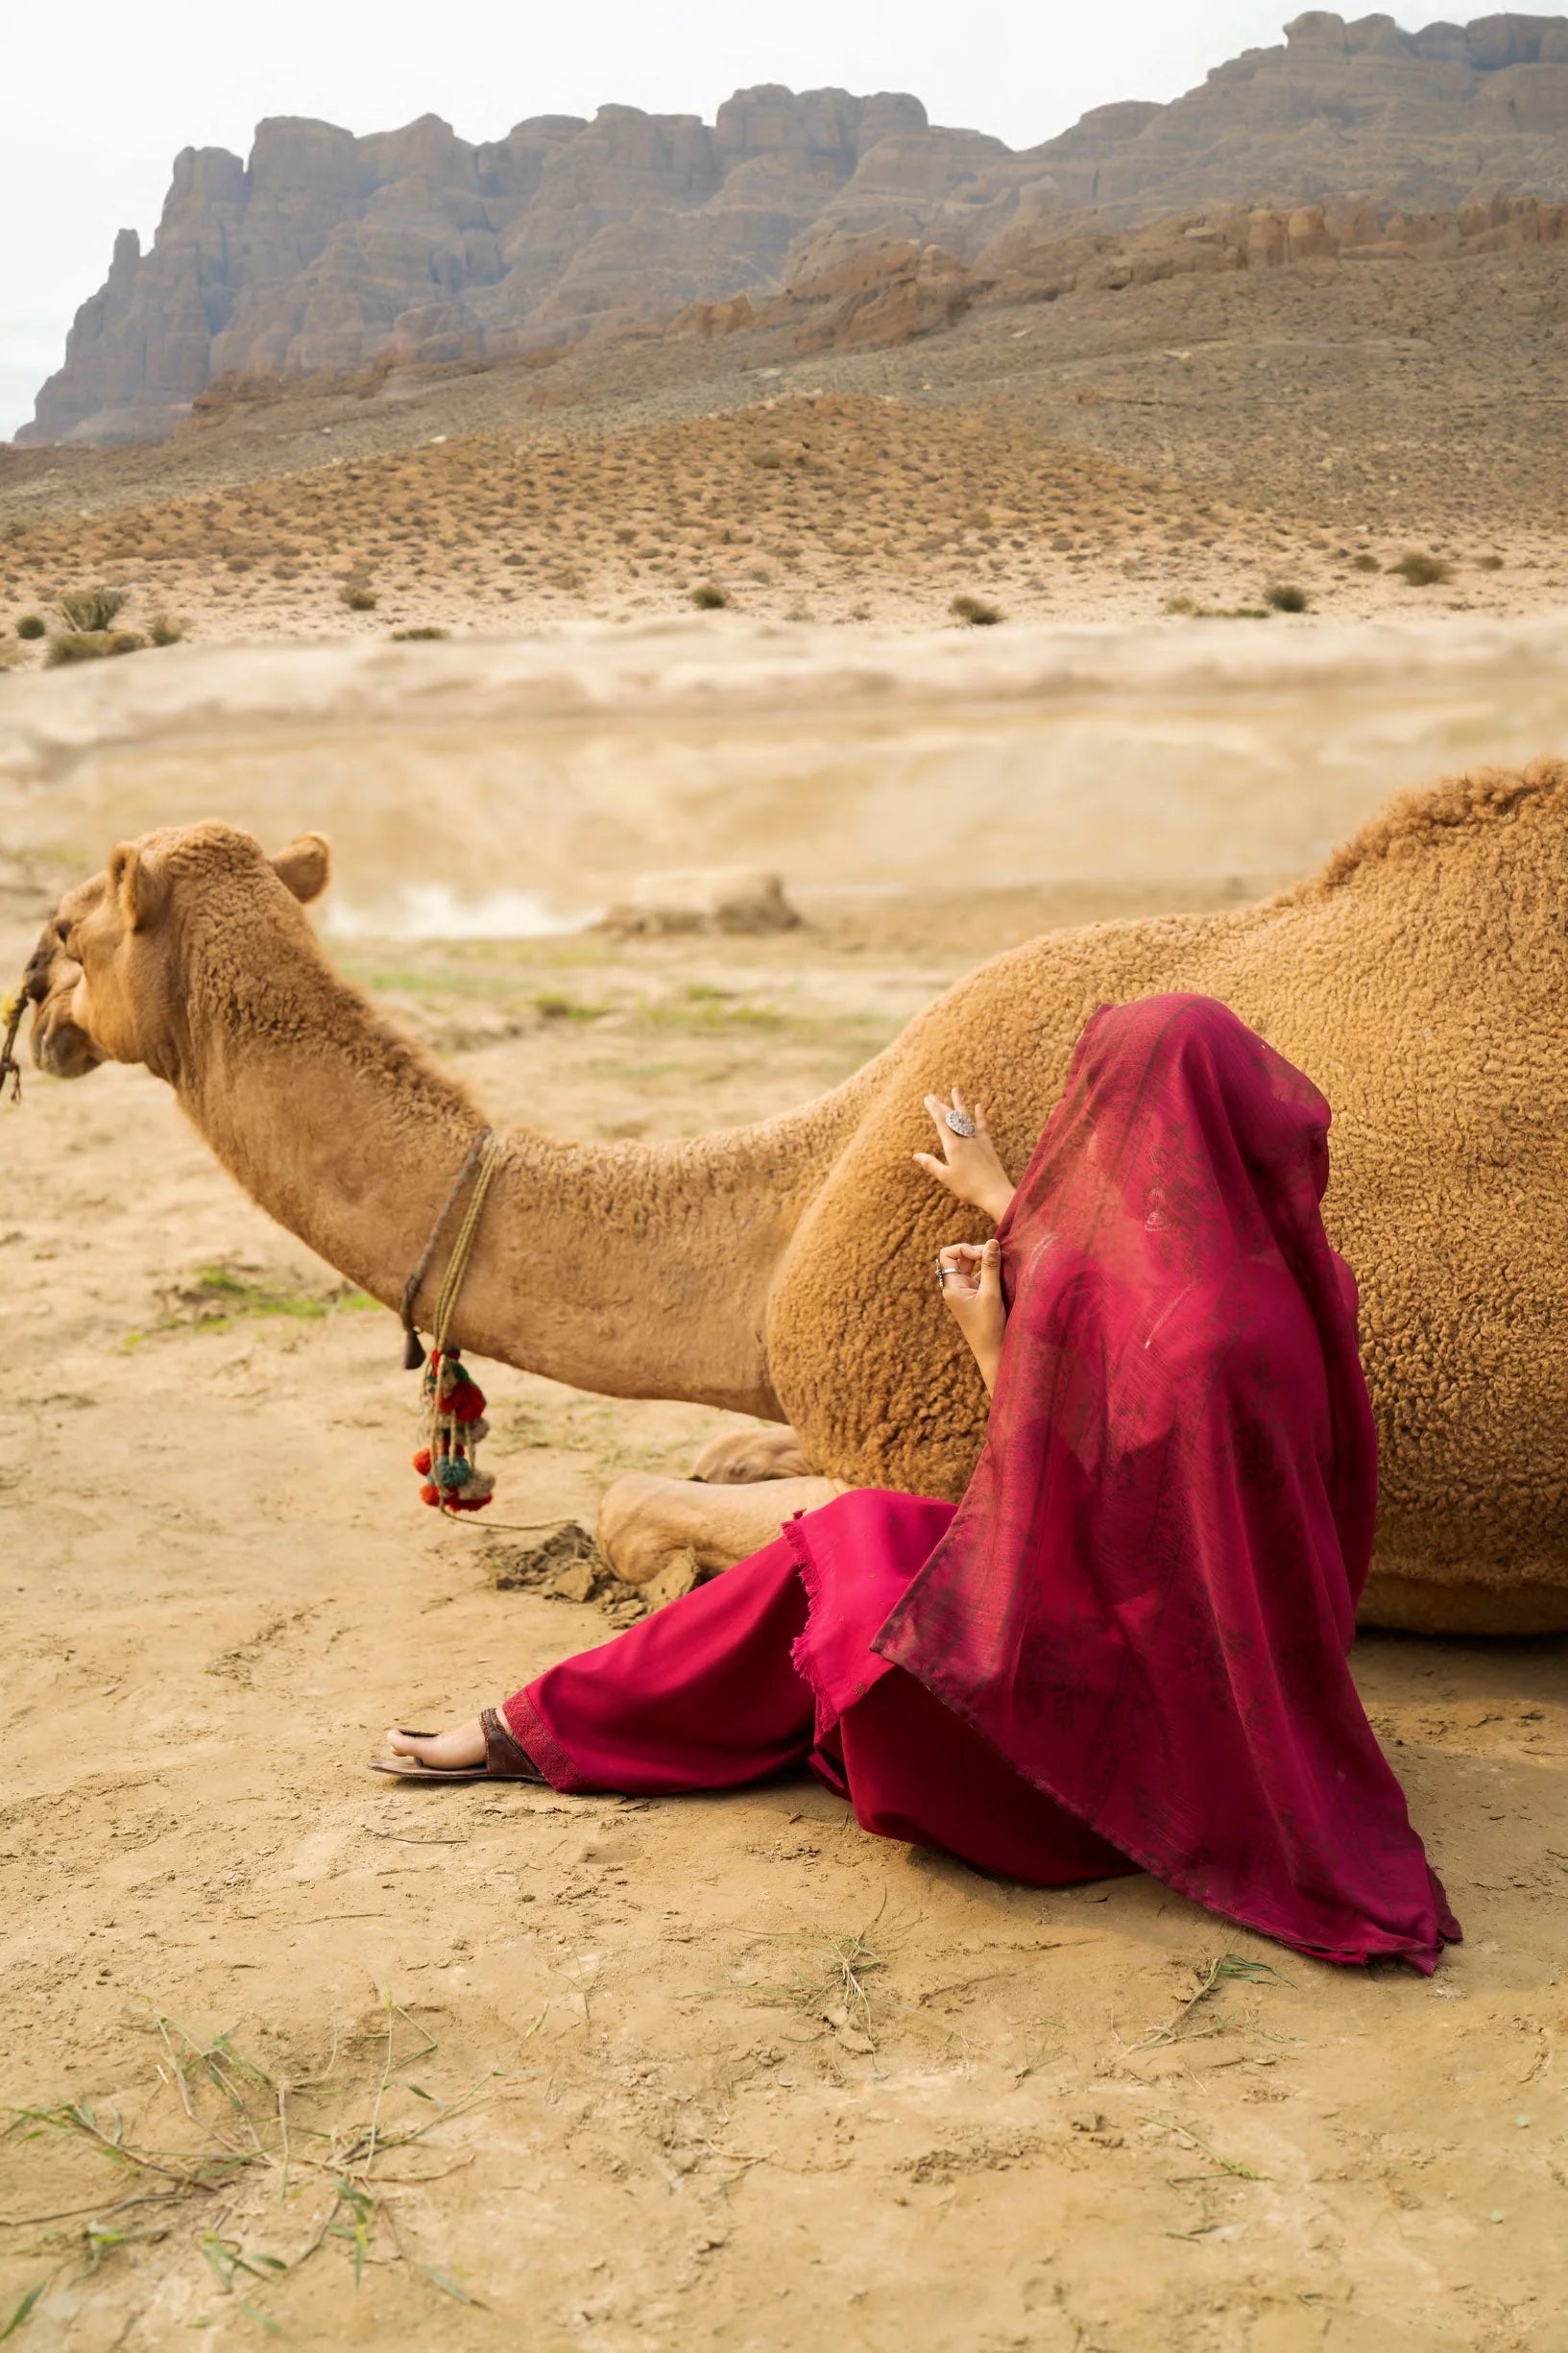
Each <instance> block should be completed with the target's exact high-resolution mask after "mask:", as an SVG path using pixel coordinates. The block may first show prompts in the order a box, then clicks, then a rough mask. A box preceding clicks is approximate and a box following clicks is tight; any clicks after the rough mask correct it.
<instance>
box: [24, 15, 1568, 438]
mask: <svg viewBox="0 0 1568 2353" xmlns="http://www.w3.org/2000/svg"><path fill="white" fill-rule="evenodd" d="M1523 195H1532V196H1535V197H1539V198H1546V199H1559V200H1560V199H1562V198H1564V197H1568V17H1562V16H1528V15H1519V14H1507V15H1495V16H1487V17H1483V18H1480V19H1479V20H1477V21H1475V22H1473V23H1471V24H1469V25H1467V26H1460V25H1457V24H1435V25H1429V26H1428V27H1427V28H1426V29H1425V31H1423V32H1419V33H1406V32H1403V31H1401V30H1400V28H1399V27H1398V26H1397V25H1396V24H1395V23H1394V20H1393V18H1392V17H1391V16H1387V15H1372V16H1363V17H1360V18H1358V19H1356V20H1354V21H1352V22H1347V21H1346V20H1345V19H1344V18H1343V17H1341V16H1338V15H1335V14H1332V13H1331V12H1327V11H1325V10H1313V11H1311V12H1308V13H1307V14H1305V15H1302V16H1298V17H1297V18H1296V19H1295V20H1294V22H1293V23H1291V25H1289V26H1287V27H1286V32H1285V39H1284V41H1283V43H1281V44H1280V45H1278V46H1275V47H1270V48H1266V49H1252V50H1248V51H1246V52H1245V53H1244V54H1243V55H1242V56H1241V57H1240V58H1236V59H1233V60H1231V61H1229V62H1228V63H1226V64H1223V65H1219V66H1217V67H1216V68H1215V69H1214V71H1213V72H1212V73H1211V74H1210V75H1209V77H1208V79H1207V81H1206V82H1205V83H1204V84H1203V85H1202V86H1201V87H1200V88H1198V89H1195V90H1192V91H1189V92H1188V93H1187V95H1186V96H1184V97H1182V98H1178V99H1176V100H1174V101H1173V102H1172V103H1171V104H1170V105H1169V106H1154V105H1147V104H1143V103H1139V102H1129V103H1127V104H1123V105H1118V106H1110V107H1100V108H1097V109H1095V110H1094V111H1093V112H1091V113H1089V114H1086V115H1085V116H1084V117H1083V118H1082V120H1081V121H1080V122H1078V123H1077V124H1075V125H1074V126H1073V129H1072V130H1070V131H1068V132H1066V133H1063V134H1062V135H1061V136H1060V137H1057V138H1053V139H1049V140H1047V141H1046V142H1045V143H1044V144H1042V145H1041V146H1038V147H1033V148H1030V149H1027V150H1025V151H1016V152H1015V151H1013V150H1011V149H1009V148H1007V147H1005V146H1004V145H1003V144H1002V142H1001V140H1000V139H995V138H991V137H988V136H986V135H984V134H983V133H979V132H975V131H953V130H944V129H942V128H939V127H937V126H935V125H932V124H931V123H930V122H929V121H928V119H927V114H926V109H925V108H924V107H923V106H922V105H921V103H920V101H919V100H918V99H916V98H912V97H907V96H904V95H900V94H896V93H883V94H881V95H880V96H875V97H869V98H856V97H852V96H850V95H849V93H848V92H846V91H843V90H833V89H824V90H808V91H806V92H803V93H801V94H799V95H797V94H795V93H794V92H792V91H789V90H787V89H784V88H780V87H775V86H764V87H760V88H756V89H749V90H741V91H737V92H736V95H735V96H734V97H733V98H731V99H730V100H729V101H728V102H727V103H726V104H725V105H724V106H722V107H720V109H718V114H717V119H716V120H715V121H714V122H713V123H712V125H709V124H706V123H704V122H702V121H701V120H699V118H698V117H697V116H695V115H653V114H645V113H643V112H641V111H640V110H639V109H637V108H635V107H620V106H608V107H602V108H601V109H599V111H598V113H597V114H596V115H595V116H594V118H593V120H592V121H591V122H585V121H582V120H581V119H579V118H577V117H575V116H567V115H541V116H536V117H533V118H531V119H530V120H528V121H525V122H521V123H519V124H518V126H517V127H516V129H514V130H513V131H511V132H509V133H507V135H506V137H505V138H504V139H498V140H495V141H489V142H486V143H484V144H481V145H478V146H472V145H470V143H469V142H468V141H466V140H464V139H460V138H459V137H457V135H456V134H455V133H454V132H453V131H452V130H451V128H450V126H449V125H447V124H446V123H444V122H442V121H440V120H439V119H438V118H437V117H436V116H434V115H426V116H423V117H422V118H421V120H419V121H418V122H415V123H411V124H409V125H408V126H407V127H406V128H405V129H403V130H400V131H392V132H383V133H375V134H374V135H373V136H370V137H365V138H355V137H353V136H352V135H351V134H350V133H349V132H347V131H344V130H340V129H337V128H335V127H334V126H333V125H332V124H329V123H318V122H307V121H301V120H295V119H292V118H283V119H277V120H272V121H268V122H263V123H262V124H260V125H259V126H258V128H257V131H256V136H255V143H254V145H253V148H252V151H251V156H250V159H249V161H248V162H244V163H242V162H241V160H240V158H238V157H237V156H233V155H229V153H228V152H227V151H226V150H224V149H221V148H203V149H186V150H185V152H184V153H183V154H182V155H181V156H180V158H178V159H177V161H176V164H175V171H174V181H173V184H172V186H171V188H170V191H169V195H168V199H167V201H166V203H165V206H164V209H163V217H162V219H161V221H160V223H159V225H158V229H157V235H156V237H155V238H154V241H153V245H152V249H151V251H150V252H148V253H147V254H145V255H144V254H143V253H142V251H141V248H140V243H139V240H138V238H137V236H136V234H135V232H134V230H122V231H121V232H120V235H119V237H118V238H117V239H116V241H115V247H114V257H113V261H112V263H111V265H110V268H109V277H108V279H107V280H106V282H105V284H104V285H103V287H102V288H101V289H100V290H99V292H98V293H97V294H95V295H94V296H93V297H92V299H91V301H90V302H88V303H84V305H83V307H82V309H81V310H80V311H79V312H78V313H77V318H76V324H75V326H74V327H73V328H72V330H71V334H70V337H69V340H68V343H67V346H66V356H65V364H64V366H63V367H62V368H61V369H60V372H59V374H58V375H56V376H51V377H50V379H49V381H48V383H47V384H45V386H44V387H43V390H42V392H41V393H40V394H39V396H38V401H37V413H36V420H35V422H34V423H33V424H32V425H28V426H25V427H24V428H23V431H22V433H21V434H20V435H19V436H18V439H20V440H23V441H31V442H49V441H78V442H92V443H102V442H108V441H115V440H134V439H150V438H156V437H157V436H158V435H159V434H161V433H163V432H165V431H166V430H168V429H169V427H170V425H172V424H173V423H174V422H175V421H176V420H177V419H178V418H179V417H180V416H181V414H182V413H183V412H184V410H185V409H186V408H188V406H189V404H190V402H191V400H193V399H194V398H195V396H196V395H197V394H198V393H200V392H201V391H202V390H203V389H204V387H205V386H206V385H207V384H208V383H209V382H211V381H212V379H213V378H214V377H218V376H269V375H272V376H276V375H285V374H310V373H315V372H321V371H330V372H344V371H352V370H355V369H360V368H363V367H366V366H368V365H371V364H373V363H382V364H388V365H394V364H409V365H427V364H432V363H440V362H450V361H462V360H495V359H502V358H519V357H521V358H527V357H529V356H531V355H534V354H541V355H543V354H547V353H549V352H553V351H555V350H558V349H559V348H560V347H562V346H564V345H567V344H570V343H574V342H577V341H580V340H581V339H583V338H584V337H586V336H590V335H593V334H598V333H603V332H606V331H617V330H621V329H625V328H627V327H633V326H636V325H638V324H639V323H640V322H645V321H653V320H661V319H668V318H670V317H672V316H673V315H674V314H676V313H677V312H679V311H681V310H682V309H683V308H685V307H687V306H688V305H691V304H706V303H718V302H722V301H724V300H725V299H726V298H733V297H737V296H739V295H742V294H745V295H747V296H749V297H751V298H753V299H754V300H756V299H760V298H766V297H777V296H778V295H779V294H780V293H781V292H782V291H783V290H784V289H785V288H787V287H789V286H791V285H793V284H795V283H797V282H801V281H805V282H808V283H813V282H815V281H818V280H820V279H822V278H823V276H824V274H825V273H832V272H834V271H837V270H840V269H842V268H843V267H845V266H846V265H850V264H852V263H854V262H855V261H856V259H857V258H863V257H864V256H865V255H867V254H868V252H870V251H873V250H875V249H878V248H884V247H908V246H913V247H914V248H916V249H917V250H918V249H923V248H925V247H928V246H932V245H935V246H938V247H940V248H941V249H942V250H943V254H944V255H951V256H953V260H954V261H955V262H956V263H958V264H961V265H963V267H964V268H965V269H966V270H968V271H972V272H973V271H978V272H980V273H981V274H982V275H983V274H984V273H986V272H987V271H991V272H994V271H995V270H996V269H997V268H999V267H1003V266H1004V267H1006V268H1008V269H1014V270H1016V269H1017V268H1019V267H1020V266H1021V265H1026V262H1027V256H1028V255H1029V253H1030V251H1031V250H1032V249H1034V248H1036V247H1040V246H1043V245H1047V244H1052V243H1059V241H1060V240H1061V239H1062V238H1063V237H1064V236H1068V235H1070V234H1072V233H1073V232H1081V231H1084V230H1090V229H1096V230H1121V229H1128V228H1136V227H1137V226H1138V225H1139V224H1141V223H1147V222H1150V221H1153V220H1156V219H1158V218H1160V217H1162V216H1166V215H1170V214H1172V213H1178V212H1181V211H1183V210H1189V209H1194V208H1201V207H1205V206H1228V207H1231V208H1232V209H1234V208H1236V207H1238V206H1240V207H1242V208H1243V209H1248V210H1251V209H1256V208H1258V207H1264V208H1269V207H1272V208H1276V209H1279V210H1281V211H1282V212H1283V213H1284V214H1285V215H1286V216H1289V215H1290V214H1291V212H1293V211H1296V210H1299V209H1300V208H1301V207H1303V206H1312V205H1315V204H1323V203H1325V202H1326V201H1330V200H1332V201H1336V202H1341V203H1343V202H1349V203H1352V204H1355V203H1360V204H1362V205H1363V206H1365V207H1367V208H1368V217H1372V216H1373V215H1375V216H1376V217H1377V218H1378V219H1379V220H1380V221H1386V220H1387V215H1388V213H1389V212H1390V211H1398V212H1399V213H1400V214H1402V215H1415V214H1419V213H1421V212H1423V211H1425V212H1437V211H1443V210H1448V211H1458V210H1459V209H1460V208H1462V207H1464V206H1476V205H1484V206H1490V205H1494V204H1495V203H1496V201H1497V200H1499V199H1501V198H1505V197H1508V196H1523ZM943 266H944V267H945V266H946V264H945V263H944V265H943Z"/></svg>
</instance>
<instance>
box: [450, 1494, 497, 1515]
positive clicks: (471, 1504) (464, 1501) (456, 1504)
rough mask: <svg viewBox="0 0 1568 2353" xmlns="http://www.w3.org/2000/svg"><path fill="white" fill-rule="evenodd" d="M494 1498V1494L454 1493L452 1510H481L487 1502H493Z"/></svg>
mask: <svg viewBox="0 0 1568 2353" xmlns="http://www.w3.org/2000/svg"><path fill="white" fill-rule="evenodd" d="M494 1501H495V1497H494V1495H454V1496H453V1497H452V1510H453V1511H454V1512H482V1511H483V1510H484V1508H485V1506H486V1504H487V1503H494Z"/></svg>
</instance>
